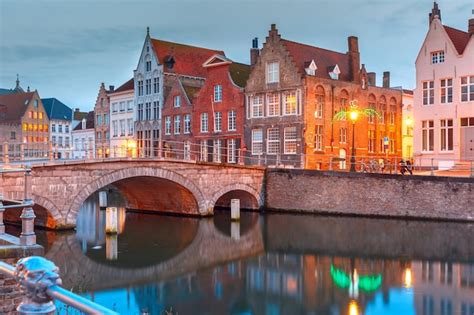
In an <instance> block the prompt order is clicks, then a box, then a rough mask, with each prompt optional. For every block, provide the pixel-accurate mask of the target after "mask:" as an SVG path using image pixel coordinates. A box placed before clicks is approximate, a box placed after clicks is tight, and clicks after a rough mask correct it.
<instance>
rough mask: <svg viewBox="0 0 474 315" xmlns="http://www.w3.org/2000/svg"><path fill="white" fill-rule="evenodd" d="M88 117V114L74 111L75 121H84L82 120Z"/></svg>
mask: <svg viewBox="0 0 474 315" xmlns="http://www.w3.org/2000/svg"><path fill="white" fill-rule="evenodd" d="M86 116H87V112H78V111H74V114H73V119H74V120H82V118H84V117H86Z"/></svg>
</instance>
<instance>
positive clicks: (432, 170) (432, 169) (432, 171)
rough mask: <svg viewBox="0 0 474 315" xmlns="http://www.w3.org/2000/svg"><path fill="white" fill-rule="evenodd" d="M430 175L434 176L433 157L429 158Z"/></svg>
mask: <svg viewBox="0 0 474 315" xmlns="http://www.w3.org/2000/svg"><path fill="white" fill-rule="evenodd" d="M430 175H431V176H434V159H433V158H431V174H430Z"/></svg>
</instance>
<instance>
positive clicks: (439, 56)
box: [431, 51, 444, 64]
mask: <svg viewBox="0 0 474 315" xmlns="http://www.w3.org/2000/svg"><path fill="white" fill-rule="evenodd" d="M442 62H444V51H435V52H432V53H431V63H432V64H437V63H442Z"/></svg>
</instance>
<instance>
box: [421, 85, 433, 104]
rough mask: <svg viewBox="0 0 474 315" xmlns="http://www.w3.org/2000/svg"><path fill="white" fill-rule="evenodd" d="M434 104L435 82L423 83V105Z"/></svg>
mask: <svg viewBox="0 0 474 315" xmlns="http://www.w3.org/2000/svg"><path fill="white" fill-rule="evenodd" d="M433 104H434V81H425V82H423V105H433Z"/></svg>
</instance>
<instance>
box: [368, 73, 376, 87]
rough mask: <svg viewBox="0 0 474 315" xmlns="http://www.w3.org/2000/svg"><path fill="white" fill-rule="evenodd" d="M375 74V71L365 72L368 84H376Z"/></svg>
mask: <svg viewBox="0 0 474 315" xmlns="http://www.w3.org/2000/svg"><path fill="white" fill-rule="evenodd" d="M376 80H377V76H376V74H375V72H369V73H367V81H368V83H369V85H370V86H376V85H377V81H376Z"/></svg>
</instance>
